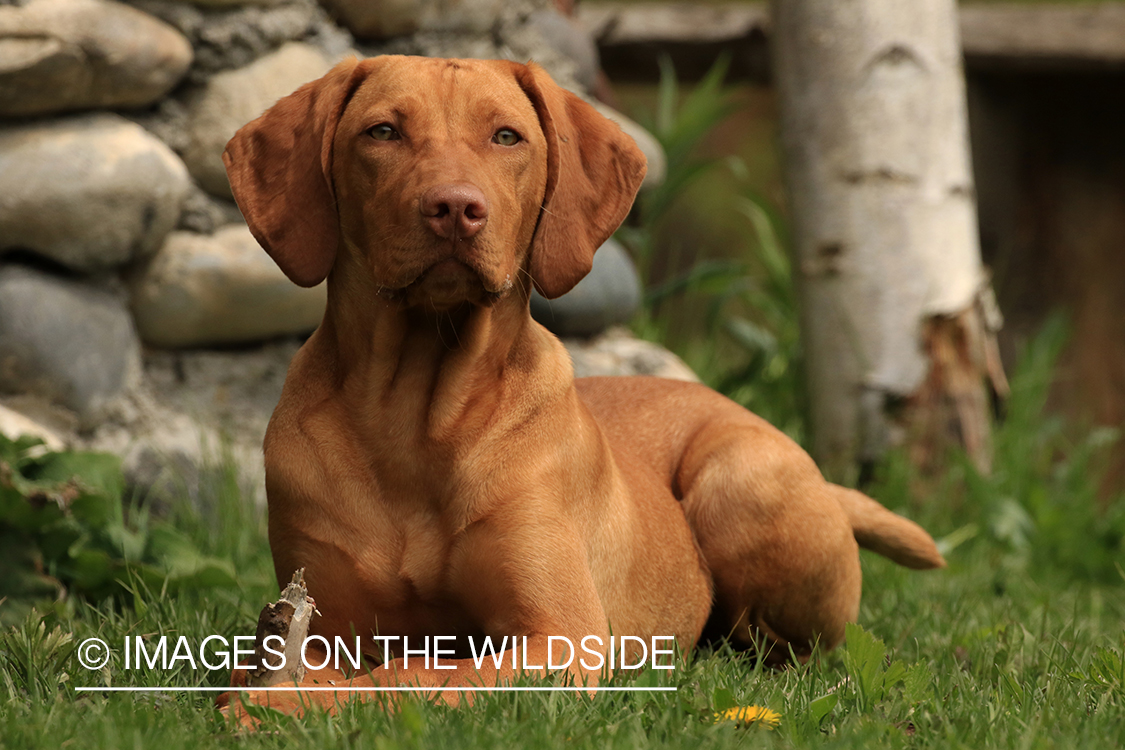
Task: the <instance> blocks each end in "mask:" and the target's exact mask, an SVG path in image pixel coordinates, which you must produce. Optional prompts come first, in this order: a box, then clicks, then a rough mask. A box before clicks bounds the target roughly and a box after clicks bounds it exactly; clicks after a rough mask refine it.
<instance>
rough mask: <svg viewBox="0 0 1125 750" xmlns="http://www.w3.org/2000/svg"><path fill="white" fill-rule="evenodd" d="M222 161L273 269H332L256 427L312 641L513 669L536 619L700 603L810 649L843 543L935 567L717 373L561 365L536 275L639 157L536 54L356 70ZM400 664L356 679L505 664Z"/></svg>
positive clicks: (846, 593)
mask: <svg viewBox="0 0 1125 750" xmlns="http://www.w3.org/2000/svg"><path fill="white" fill-rule="evenodd" d="M225 161H226V164H227V170H228V174H229V175H230V180H231V185H232V187H233V189H234V195H235V197H236V198H237V200H238V204H239V206H240V207H241V209H242V212H243V214H244V215H245V216H246V219H247V221H248V222H249V224H250V228H251V230H252V231H253V233H254V236H255V237H257V238H258V240H259V242H261V244H262V246H263V247H264V248H265V249H266V251H267V252H268V253H269V254H270V255H271V256H272V257H273V258H274V260H275V261H276V262H277V263H278V265H279V266H280V267H281V269H282V270H283V271H284V272H285V273H286V274H287V275H288V276H289V278H291V279H292V280H293V281H294V282H296V283H298V284H301V285H304V286H310V285H314V284H317V283H319V282H321V281H322V280H324V279H325V278H327V279H328V306H327V310H326V311H325V315H324V321H323V323H322V324H321V326H320V328H319V329H318V330H317V331H316V333H314V334H313V336H312V337H311V338H310V339H309V340H308V342H307V343H306V344H305V346H304V347H303V348H302V349H301V350H300V352H299V353H298V354H297V356H296V358H295V359H294V360H293V363H292V365H291V366H290V369H289V375H288V379H287V380H286V383H285V389H284V392H283V393H282V396H281V400H280V403H279V404H278V406H277V410H276V411H275V412H274V415H273V419H272V420H271V422H270V426H269V430H268V432H267V435H266V441H265V461H266V484H267V492H268V497H269V528H270V546H271V548H272V550H273V556H274V563H275V567H276V572H277V575H278V580H279V581H281V582H283V583H284V582H285V581H287V580H288V579H289V577H290V575H291V574H292V573H293V571H294V570H295V569H297V568H300V567H304V568H305V569H306V577H307V581H308V586H309V591H310V594H311V595H312V596H314V597H315V598H316V601H317V604H318V607H319V609H320V611H321V612H322V613H323V617H322V618H318V619H317V620H315V621H314V624H313V630H314V632H316V633H319V634H322V635H325V636H328V637H329V638H331V637H332V636H335V635H340V636H347V637H349V638H350V637H351V635H352V634H353V633H355V634H360V635H363V636H366V635H370V634H372V633H378V634H380V635H384V636H385V635H396V636H408V637H410V638H411V640H412V641H413V642H414V643H418V642H420V641H421V639H422V638H423V637H424V636H427V635H430V636H433V635H454V636H459V637H461V638H466V637H469V636H473V637H478V638H479V637H481V636H484V635H491V636H493V637H494V638H497V639H499V638H500V637H503V636H518V637H521V638H522V637H523V636H526V637H527V643H528V648H527V653H526V655H525V656H521V660H522V659H526V663H529V664H544V661H543V660H544V657H545V650H546V640H547V637H548V636H565V637H567V638H569V639H570V640H571V641H572V642H578V641H579V640H581V639H582V638H584V637H585V636H588V635H596V636H599V637H600V638H601V639H602V641H603V642H604V643H608V636H609V635H610V633H611V631H612V632H613V633H614V634H618V635H625V634H627V635H633V636H639V637H641V638H644V639H646V640H647V639H649V638H650V637H651V636H654V635H658V636H659V635H671V636H675V638H676V639H677V641H678V643H679V645H680V647H681V648H683V649H685V650H686V649H689V648H691V647H692V645H693V644H694V643H695V642H696V641H697V639H698V638H699V637H700V634H701V632H702V631H703V628H704V625H705V623H707V621H708V618H709V617H710V618H711V622H712V624H713V625H714V626H715V629H716V630H718V631H720V632H723V633H729V634H730V637H731V638H732V639H733V640H734V641H735V642H736V643H737V644H739V645H751V644H754V643H755V642H757V643H758V644H759V645H765V646H767V647H770V648H772V650H771V652H770V654H771V657H774V656H786V657H787V656H788V654H789V650H790V649H792V650H793V651H794V652H795V653H796V654H797V655H798V656H799V657H801V656H803V655H807V654H808V653H809V651H810V649H811V647H812V645H813V644H814V643H815V642H817V641H819V642H820V644H821V645H822V646H825V647H828V648H831V647H833V646H835V645H836V644H837V643H839V641H840V640H841V638H842V636H843V631H844V623H846V622H848V621H850V620H853V619H854V618H855V617H856V613H857V609H858V606H859V596H860V567H859V558H858V549H857V544H856V542H857V539H858V541H859V544H861V545H863V546H865V547H868V548H871V549H874V550H875V551H877V552H880V553H881V554H884V555H887V556H889V557H891V558H893V559H895V560H896V561H898V562H900V563H902V564H905V565H909V566H911V567H917V568H925V567H935V566H940V565H942V564H944V563H943V561H942V559H941V556H940V555H939V554H938V552H937V550H936V548H935V547H934V544H933V541H932V540H931V539H930V537H929V536H928V535H927V534H926V533H925V532H924V531H923V530H922V529H921V528H919V527H918V526H916V525H915V524H913V523H911V522H910V521H907V520H905V519H903V518H901V517H899V516H896V515H894V514H892V513H890V512H888V511H886V510H884V509H883V508H882V506H880V505H879V504H878V503H876V502H875V501H873V500H870V499H869V498H867V497H865V496H863V495H861V494H859V493H858V492H854V491H851V490H846V489H843V488H840V487H837V486H835V485H832V484H829V483H827V482H825V480H824V479H823V478H822V477H821V475H820V472H819V471H818V470H817V468H816V466H815V465H814V464H813V462H812V460H811V459H810V458H809V457H808V455H806V454H805V452H804V451H803V450H801V449H800V448H799V447H798V446H797V445H795V444H794V443H793V442H792V441H791V440H789V439H788V438H786V437H785V436H784V435H783V434H781V433H780V432H779V431H777V430H775V429H774V428H772V427H771V426H770V425H769V424H767V423H765V422H764V421H763V420H761V419H759V418H757V417H755V416H754V415H753V414H750V413H749V412H747V411H746V410H745V409H743V408H741V407H740V406H738V405H736V404H734V403H732V402H731V401H729V400H727V399H726V398H724V397H722V396H720V395H718V394H716V393H714V392H713V391H711V390H708V389H707V388H705V387H703V386H699V385H692V384H686V383H680V382H673V381H665V380H660V379H655V378H590V379H583V380H577V381H576V380H575V379H574V375H573V370H572V367H571V363H570V360H569V358H568V356H567V354H566V351H565V349H564V348H563V347H562V345H561V344H560V343H559V341H558V340H557V339H556V338H555V337H554V336H552V335H551V334H550V333H548V332H547V331H546V330H545V329H544V328H542V327H541V326H539V325H538V324H537V323H535V322H534V321H533V320H532V319H531V317H530V315H529V312H528V299H529V295H530V294H531V288H532V285H534V286H535V287H536V288H538V289H539V290H540V292H541V293H542V294H543V295H544V296H546V297H548V298H553V297H557V296H559V295H561V294H563V293H564V292H566V291H567V290H569V289H570V288H571V287H573V286H574V284H575V283H577V282H578V280H579V279H581V278H582V277H583V276H584V275H585V274H586V273H587V272H588V271H589V269H590V266H591V263H592V259H593V254H594V251H595V249H596V248H597V247H598V246H599V245H600V244H601V243H602V242H603V241H604V240H605V239H606V238H607V237H608V236H609V235H610V234H611V233H612V232H613V231H614V230H615V229H616V227H617V226H618V224H619V223H620V222H621V221H622V219H623V218H624V217H625V215H626V213H627V212H628V210H629V207H630V205H631V204H632V201H633V198H634V196H635V194H636V191H637V188H638V186H639V185H640V183H641V179H642V177H643V176H644V172H645V162H644V157H643V156H642V155H641V153H640V151H639V150H638V149H637V148H636V146H635V144H634V143H633V142H632V140H631V139H630V138H629V137H628V136H626V135H624V134H623V133H622V132H621V130H620V129H619V128H618V126H617V125H615V124H613V123H612V122H610V121H608V120H606V119H604V118H603V117H601V116H600V115H599V114H597V113H596V112H595V111H594V110H593V109H592V108H591V107H590V106H588V105H587V104H586V103H585V102H583V101H582V100H581V99H580V98H578V97H576V96H574V95H572V94H570V93H568V92H566V91H564V90H563V89H561V88H559V87H558V86H557V85H555V84H554V83H553V82H552V81H551V80H550V78H549V77H548V76H547V75H546V74H545V73H544V72H543V70H542V69H540V68H538V67H536V66H535V65H526V66H525V65H520V64H515V63H510V62H507V61H477V60H437V59H427V58H407V57H389V56H388V57H378V58H373V59H368V60H364V61H362V62H357V61H355V60H349V61H345V62H343V63H341V64H340V65H338V66H336V67H335V68H334V69H333V70H332V71H331V72H329V73H328V74H327V75H326V76H324V77H323V78H322V79H320V80H318V81H314V82H313V83H310V84H308V85H306V86H304V87H302V88H301V89H299V90H298V91H296V92H295V93H293V94H292V95H290V96H288V97H286V98H284V99H282V100H281V101H279V102H278V103H277V104H276V105H275V106H274V107H273V108H271V109H270V110H269V111H267V112H266V113H265V114H264V115H262V116H261V117H260V118H258V119H257V120H255V121H254V122H252V123H250V124H248V125H246V126H245V127H244V128H242V129H241V130H240V131H239V132H238V133H237V134H236V135H235V137H234V138H233V139H232V140H231V142H230V144H229V145H228V147H227V151H226V154H225ZM415 639H417V640H415ZM369 644H370V646H369V650H370V652H371V654H373V655H378V654H381V653H382V650H381V647H380V646H379V645H378V644H376V643H375V642H374V641H370V642H369ZM458 655H459V656H466V655H467V654H465V653H464V649H463V647H462V648H461V650H460V651H459V652H458ZM521 663H523V662H521ZM394 666H395V669H393V670H384V669H382V668H376V669H374V670H372V671H371V672H370V673H367V674H361V675H359V676H357V677H355V678H354V684H357V685H371V684H395V683H404V684H418V685H422V686H437V685H446V684H448V685H494V684H497V682H498V681H504V680H506V679H508V678H511V677H512V676H513V675H514V673H515V670H513V669H512V668H511V666H510V662H509V661H508V660H505V661H504V663H503V664H502V665H501V666H500V667H495V666H494V665H493V663H492V662H491V661H488V660H486V661H485V664H484V668H483V669H482V670H480V671H477V670H476V669H475V668H474V666H473V664H472V663H471V661H469V660H467V659H464V660H461V661H458V662H456V666H457V668H456V669H455V670H451V671H447V670H441V671H438V670H433V669H426V668H424V664H423V662H422V660H421V659H419V658H417V657H415V658H413V659H412V660H411V661H410V663H409V667H408V668H404V667H403V665H402V663H401V660H397V661H396V662H395V664H394ZM571 671H572V672H574V673H575V677H576V678H578V679H579V680H580V681H581V680H582V679H594V680H596V679H597V674H596V673H595V674H590V675H584V674H583V673H582V667H581V666H580V665H579V664H577V663H576V664H574V665H573V666H572V667H571ZM346 679H348V678H347V677H345V675H343V674H341V673H339V672H336V671H334V670H332V669H326V670H322V671H321V672H315V673H311V674H310V675H309V676H308V678H307V681H308V682H309V683H312V682H314V681H317V682H319V684H320V685H325V684H328V683H327V681H328V680H334V681H335V683H336V684H343V681H344V680H346ZM282 695H283V694H282ZM445 695H446V697H447V699H448V700H450V701H456V700H457V697H456V694H451V693H446V694H445ZM251 698H252V699H253V700H257V701H261V702H271V703H272V704H273V705H275V706H280V707H282V708H296V707H297V705H298V703H297V699H295V698H293V697H292V696H288V697H280V698H279V694H272V697H267V696H266V695H264V694H256V695H255V694H252V695H251ZM312 699H313V700H316V701H319V702H322V703H324V704H325V705H331V704H332V703H333V702H334V701H335V700H336V696H334V695H332V694H324V693H318V694H314V696H313V697H312Z"/></svg>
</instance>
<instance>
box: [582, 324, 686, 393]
mask: <svg viewBox="0 0 1125 750" xmlns="http://www.w3.org/2000/svg"><path fill="white" fill-rule="evenodd" d="M563 345H564V346H565V347H566V350H567V352H569V353H570V359H571V361H572V362H573V363H574V377H576V378H589V377H595V376H599V377H600V376H629V375H651V376H654V377H658V378H670V379H672V380H686V381H688V382H691V383H698V382H699V377H698V376H697V375H696V374H695V373H694V372H692V369H691V368H690V367H688V366H687V365H686V364H684V361H683V360H682V359H680V358H679V357H677V356H676V355H675V354H673V353H672V352H670V351H668V350H667V349H665V348H664V347H662V346H660V345H659V344H654V343H652V342H651V341H642V340H641V339H638V338H636V337H634V336H633V335H632V334H631V333H629V332H628V331H627V330H625V329H623V328H613V329H610V330H609V331H606V332H605V333H604V334H603V335H601V336H599V337H598V338H596V339H563Z"/></svg>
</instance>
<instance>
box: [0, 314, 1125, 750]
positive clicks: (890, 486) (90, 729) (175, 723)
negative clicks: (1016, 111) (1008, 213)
mask: <svg viewBox="0 0 1125 750" xmlns="http://www.w3.org/2000/svg"><path fill="white" fill-rule="evenodd" d="M1064 337H1065V330H1064V328H1063V327H1062V325H1061V324H1059V323H1056V324H1053V327H1049V328H1048V329H1047V330H1046V331H1045V332H1044V334H1043V335H1042V336H1040V337H1039V339H1037V340H1036V341H1035V343H1034V345H1033V346H1032V347H1031V348H1030V349H1029V350H1028V352H1027V355H1026V356H1025V359H1024V362H1023V364H1022V365H1021V367H1020V368H1019V369H1018V371H1017V372H1016V373H1014V374H1013V379H1012V382H1013V391H1014V396H1013V399H1012V401H1011V404H1010V413H1009V418H1008V420H1007V422H1006V423H1005V424H1004V425H1002V426H1001V427H1000V428H999V430H998V433H997V446H998V447H997V466H996V470H995V473H994V474H993V475H992V476H991V477H980V476H978V475H975V474H974V473H973V470H972V469H971V464H970V463H969V462H967V461H955V462H954V463H953V464H952V465H951V466H950V468H949V470H948V471H947V472H946V473H944V474H943V475H941V476H939V477H929V478H920V477H917V476H915V475H913V474H912V472H911V471H910V469H909V468H908V467H907V466H906V465H905V463H904V462H902V461H901V460H898V459H895V458H893V457H892V459H891V460H889V461H888V462H887V463H886V464H885V465H884V467H883V471H882V472H881V477H880V480H879V482H878V483H877V485H876V486H875V487H874V488H872V492H873V494H875V495H876V496H877V497H879V498H880V499H882V500H883V501H884V502H885V503H887V504H888V505H891V506H892V507H898V508H900V509H901V510H903V511H904V512H907V513H909V514H911V515H912V516H914V517H916V518H917V519H918V520H920V521H921V522H922V523H923V524H925V525H926V526H927V528H929V529H931V530H932V531H933V532H934V533H935V536H937V537H938V538H939V540H940V541H941V543H942V544H943V545H944V547H945V549H946V550H947V556H948V560H949V568H948V569H947V570H943V571H932V572H927V573H916V572H912V571H908V570H905V569H902V568H898V567H896V566H894V565H893V564H891V563H889V562H887V561H885V560H883V559H882V558H879V557H876V556H874V555H871V554H869V553H863V567H864V590H865V594H864V599H863V604H862V608H861V611H860V615H859V628H857V629H852V631H851V632H850V633H849V636H848V644H847V646H846V647H844V648H841V649H838V650H837V651H835V652H832V653H828V654H823V655H818V656H816V657H815V658H814V659H813V660H812V661H811V662H810V663H809V664H808V665H807V666H803V667H799V668H790V669H787V670H782V671H773V670H770V669H764V668H761V667H760V666H759V665H758V664H757V663H756V662H755V661H754V659H753V658H752V657H750V656H748V655H746V654H733V653H730V652H729V651H727V650H725V649H723V648H719V649H718V650H707V649H701V650H699V651H697V652H696V653H695V654H693V655H691V659H690V661H689V662H688V663H687V664H685V665H683V666H682V667H681V668H679V669H677V670H676V671H674V672H672V673H670V674H669V673H666V672H665V673H651V672H650V673H642V674H641V675H639V676H637V677H635V679H637V680H639V681H642V683H641V684H648V685H659V684H663V685H672V686H675V687H677V688H678V691H677V692H676V693H673V694H668V693H643V694H600V695H598V696H596V697H593V698H588V697H574V696H572V695H567V694H537V693H523V694H497V695H482V696H480V697H479V698H478V700H477V701H476V703H475V704H474V705H473V706H471V707H468V706H466V707H460V708H456V709H452V708H448V707H444V706H434V705H429V704H426V703H424V702H421V701H408V702H407V703H405V704H404V705H402V706H401V707H400V708H399V709H398V710H394V711H388V710H386V709H384V708H383V707H381V706H379V705H349V706H346V707H345V708H344V709H343V710H342V711H341V712H340V713H339V714H338V715H337V716H335V717H327V716H323V715H316V716H312V717H308V718H305V719H303V720H294V719H292V718H289V717H281V716H267V717H266V720H265V730H266V731H262V732H259V733H256V734H251V735H243V734H238V733H235V732H233V731H232V730H231V729H230V728H228V727H227V726H225V725H224V723H223V722H222V720H221V718H220V717H219V715H218V714H217V712H216V711H215V710H214V709H213V708H212V706H211V701H212V697H210V696H206V695H200V694H183V693H174V692H171V691H169V692H163V693H158V694H155V695H152V694H146V695H139V694H99V693H93V694H91V693H77V692H76V691H75V690H74V687H75V686H79V685H126V686H128V685H134V686H138V685H144V686H160V687H176V686H193V685H215V686H221V685H223V684H224V681H225V680H226V678H227V675H226V673H225V672H207V671H203V670H201V671H193V670H190V669H181V670H179V671H173V672H164V671H160V670H148V669H142V670H139V671H136V670H134V671H126V670H124V669H123V668H122V665H121V664H120V662H119V661H118V662H117V663H114V664H112V665H111V666H110V667H107V668H105V669H103V670H101V671H98V672H90V671H87V670H85V669H83V668H82V667H81V666H80V665H79V664H78V663H77V661H76V657H75V654H74V648H75V646H76V644H78V643H80V642H81V641H83V640H84V639H85V638H88V637H95V636H96V637H100V638H102V639H104V640H106V641H107V642H108V643H110V644H112V645H114V646H115V647H116V648H119V646H120V644H121V643H123V639H124V638H125V636H127V635H130V636H131V635H138V634H145V635H149V636H153V635H159V634H164V635H169V636H173V637H174V636H179V635H186V636H187V637H188V638H189V640H190V641H192V642H198V641H199V640H202V638H203V637H205V636H207V635H210V634H212V633H220V634H225V635H226V636H228V637H231V636H233V635H236V634H245V635H249V634H252V632H253V628H254V623H255V620H256V614H257V610H258V609H259V607H260V606H261V604H262V603H263V602H264V601H266V600H268V599H270V598H272V596H273V595H274V593H275V592H274V590H273V588H272V586H271V585H270V584H269V582H268V581H267V580H266V578H265V576H264V575H263V571H267V570H268V568H269V559H268V550H267V547H266V544H265V537H264V525H263V519H261V518H259V517H256V516H255V515H254V514H253V513H251V512H248V511H247V510H246V508H245V504H244V503H243V500H242V499H241V498H240V497H239V496H238V493H237V492H236V491H235V490H234V485H233V483H230V482H223V481H219V482H217V483H216V484H215V486H214V487H212V488H211V490H210V495H208V496H207V497H205V498H204V505H209V506H210V513H209V515H208V518H227V519H231V521H232V522H234V521H235V520H237V523H238V524H239V527H240V529H241V531H240V533H238V534H227V535H222V534H218V533H216V528H215V526H214V525H213V523H214V522H213V521H207V520H205V518H204V517H202V516H201V515H200V514H198V513H195V512H185V511H181V512H179V513H177V514H175V515H174V516H173V517H174V518H175V523H176V525H177V527H178V528H179V530H180V532H181V533H182V534H183V535H184V536H185V537H187V538H190V539H194V540H198V544H199V548H200V549H201V550H202V551H203V552H204V553H206V554H208V555H212V556H214V557H216V558H218V559H222V560H226V561H229V563H230V564H231V565H232V566H233V567H234V569H235V570H236V571H239V572H241V571H247V572H246V574H245V575H241V574H240V575H238V576H237V578H238V585H237V586H235V587H231V586H229V585H214V586H211V587H210V588H203V587H196V588H184V587H182V586H181V587H179V588H178V589H176V590H174V591H173V590H172V589H171V588H165V589H164V590H155V591H154V590H150V589H149V588H148V586H147V584H146V583H145V582H144V580H143V577H141V576H137V577H134V578H132V579H130V580H126V581H125V582H124V589H125V590H126V593H125V594H123V595H122V594H118V595H116V596H114V597H112V598H110V599H104V600H101V601H94V600H91V599H89V598H82V597H79V596H77V595H71V596H70V597H68V598H67V599H65V600H63V601H60V602H55V603H48V604H46V605H41V606H40V607H39V608H38V609H37V610H36V611H35V612H34V613H33V614H31V615H29V616H27V618H26V619H25V620H24V621H23V622H22V623H21V624H18V625H16V626H14V627H12V628H10V629H8V630H7V631H6V632H4V633H3V635H2V636H0V747H2V748H9V747H10V748H26V747H50V748H59V747H76V748H77V747H81V748H101V747H105V748H120V747H137V748H149V747H159V748H161V750H173V749H174V748H179V747H185V748H186V747H191V748H197V747H200V746H205V747H206V746H226V747H235V746H237V747H259V746H261V747H286V746H291V745H295V744H298V743H300V744H301V745H302V746H316V747H318V748H337V747H339V748H364V747H374V748H395V747H404V748H406V747H410V748H413V747H418V748H431V747H439V748H445V747H449V748H461V747H464V748H493V747H520V748H524V747H526V748H538V747H568V748H569V747H575V748H580V747H589V748H606V747H614V748H615V747H620V748H633V747H684V748H693V750H694V749H696V748H704V747H730V746H737V747H757V746H763V747H834V748H835V747H841V748H843V747H855V748H882V747H943V748H944V747H963V748H974V749H976V748H1015V747H1020V748H1024V747H1026V748H1056V747H1057V748H1080V747H1090V748H1105V747H1120V746H1125V661H1123V658H1125V629H1123V623H1125V573H1123V572H1122V570H1121V567H1120V561H1121V560H1122V559H1123V558H1125V555H1123V554H1122V537H1123V535H1125V534H1123V532H1125V523H1123V522H1122V514H1121V513H1120V512H1115V511H1114V509H1115V508H1118V509H1119V508H1121V507H1122V504H1121V502H1120V498H1118V499H1116V502H1113V503H1111V504H1110V505H1109V506H1108V510H1099V507H1100V506H1099V503H1098V501H1097V500H1096V499H1095V498H1096V493H1095V488H1096V487H1097V486H1098V482H1099V480H1100V475H1099V471H1098V468H1097V466H1098V460H1097V457H1098V455H1100V453H1101V452H1104V443H1105V441H1104V440H1099V441H1094V443H1095V445H1093V446H1092V447H1090V446H1086V443H1084V442H1083V441H1082V440H1081V439H1080V438H1081V436H1080V435H1079V439H1078V442H1077V443H1076V442H1074V438H1072V437H1067V434H1068V430H1067V429H1064V427H1065V426H1060V425H1059V424H1058V423H1057V422H1056V421H1055V420H1052V419H1050V418H1047V417H1044V416H1043V414H1042V406H1043V399H1044V398H1045V392H1046V384H1047V383H1048V382H1049V372H1050V368H1051V366H1052V363H1053V356H1054V353H1055V352H1057V349H1058V347H1059V346H1060V341H1061V340H1063V338H1064ZM1084 446H1085V447H1084ZM217 476H220V477H222V476H223V474H222V472H219V473H218V475H217ZM185 507H187V506H186V503H185ZM1013 517H1014V518H1016V519H1017V520H1016V521H1014V522H1013V521H1012V518H1013ZM5 606H6V605H4V604H0V609H2V608H3V607H5ZM884 644H885V645H884ZM884 649H885V652H884ZM749 705H756V706H764V707H767V708H769V709H771V710H773V711H776V712H778V713H779V714H780V715H781V720H780V723H779V725H778V726H777V728H776V729H772V730H771V729H767V728H764V727H760V726H754V725H752V726H749V727H740V726H737V725H735V724H733V723H731V722H716V721H715V720H714V714H715V712H717V711H721V710H724V709H726V708H730V707H732V706H749Z"/></svg>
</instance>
